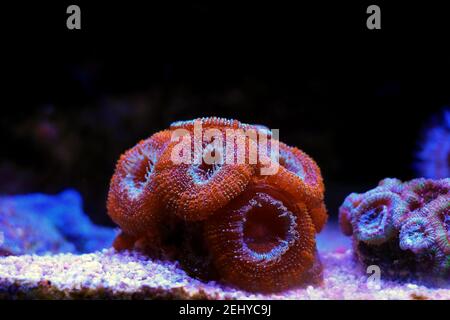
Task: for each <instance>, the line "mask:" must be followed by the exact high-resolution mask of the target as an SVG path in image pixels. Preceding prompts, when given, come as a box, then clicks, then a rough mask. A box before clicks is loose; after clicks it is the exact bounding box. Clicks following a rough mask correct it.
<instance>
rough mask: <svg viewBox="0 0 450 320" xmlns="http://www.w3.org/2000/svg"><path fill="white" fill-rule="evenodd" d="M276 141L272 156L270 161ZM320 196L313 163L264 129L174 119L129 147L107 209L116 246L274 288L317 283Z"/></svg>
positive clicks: (243, 284)
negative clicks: (116, 227)
mask: <svg viewBox="0 0 450 320" xmlns="http://www.w3.org/2000/svg"><path fill="white" fill-rule="evenodd" d="M252 132H253V133H256V135H253V136H252V134H251V133H252ZM230 136H231V139H230ZM256 137H257V138H256ZM225 141H226V142H227V143H226V148H223V145H224V142H225ZM230 141H231V143H230ZM242 145H244V146H246V148H244V149H242V148H240V147H241V146H242ZM275 145H276V148H277V151H278V150H279V151H278V152H276V154H277V156H276V157H274V156H268V155H267V150H269V152H270V155H273V154H275V152H272V151H274V150H275V147H274V146H275ZM265 146H269V147H268V148H265ZM252 148H253V149H252ZM251 150H256V154H257V157H256V161H255V159H254V157H253V156H254V154H252V152H251ZM205 155H209V156H210V158H212V159H213V161H207V160H205V159H206V157H205ZM224 159H226V160H229V159H233V160H234V161H224ZM236 159H241V160H242V159H243V160H244V161H236ZM174 160H176V161H174ZM210 160H211V159H210ZM270 168H276V170H272V171H271V172H269V171H270V170H268V169H270ZM265 169H266V171H268V172H266V173H265V172H264V170H265ZM323 194H324V186H323V182H322V177H321V174H320V170H319V167H318V166H317V165H316V163H315V162H314V161H313V160H312V159H311V158H310V157H309V156H308V155H306V154H305V153H304V152H302V151H301V150H299V149H297V148H295V147H289V146H287V145H285V144H283V143H282V142H279V141H278V139H276V138H275V134H272V132H271V131H270V130H269V129H267V128H265V127H263V126H260V125H248V124H243V123H241V122H239V121H237V120H227V119H223V118H201V119H197V120H192V121H183V122H176V123H173V124H172V125H171V127H170V128H169V129H168V130H164V131H161V132H158V133H156V134H154V135H153V136H151V137H150V138H148V139H146V140H143V141H141V142H139V143H138V144H137V145H136V146H135V147H133V148H131V149H130V150H128V151H126V152H125V153H124V154H123V155H122V156H121V157H120V159H119V161H118V163H117V167H116V170H115V173H114V175H113V177H112V179H111V185H110V191H109V195H108V203H107V207H108V213H109V215H110V217H111V218H112V219H113V220H114V222H116V223H117V224H118V225H119V226H120V228H121V230H122V232H121V234H120V235H119V236H118V237H117V238H116V240H115V242H114V247H115V248H116V249H117V250H126V249H139V250H142V251H144V252H146V253H147V254H149V255H151V256H152V257H156V258H160V259H174V260H177V261H179V262H180V264H181V265H182V266H183V267H184V269H185V270H186V271H187V272H188V273H190V274H193V275H195V276H197V277H199V278H202V279H212V280H219V281H222V282H224V283H226V284H230V285H234V286H237V287H239V288H242V289H245V290H248V291H253V292H276V291H281V290H285V289H288V288H292V287H294V286H299V285H305V284H319V283H320V282H321V279H322V266H321V264H320V261H319V258H318V255H317V249H316V241H315V235H316V233H318V232H320V231H321V229H322V228H323V226H324V224H325V222H326V220H327V212H326V209H325V205H324V202H323Z"/></svg>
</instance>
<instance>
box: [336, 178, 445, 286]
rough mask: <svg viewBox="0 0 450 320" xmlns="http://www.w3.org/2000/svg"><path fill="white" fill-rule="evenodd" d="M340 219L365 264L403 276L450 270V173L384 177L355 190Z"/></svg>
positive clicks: (436, 275)
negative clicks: (369, 186) (427, 176)
mask: <svg viewBox="0 0 450 320" xmlns="http://www.w3.org/2000/svg"><path fill="white" fill-rule="evenodd" d="M339 222H340V225H341V230H342V231H343V233H344V234H346V235H347V236H352V237H353V244H354V252H355V255H356V258H357V260H358V261H359V262H361V263H362V264H363V265H366V266H368V265H378V266H380V268H381V269H382V271H383V272H384V274H385V275H391V276H395V277H397V278H401V277H404V278H408V277H410V276H413V277H414V278H431V277H428V276H433V277H434V278H444V279H445V278H448V276H449V275H450V178H446V179H441V180H432V179H424V178H420V179H414V180H411V181H408V182H404V183H402V182H401V181H400V180H398V179H384V180H382V181H381V182H380V183H379V185H378V186H377V187H376V188H374V189H372V190H370V191H368V192H366V193H363V194H356V193H352V194H350V195H349V196H348V197H347V198H346V199H345V201H344V203H343V204H342V206H341V207H340V210H339ZM424 276H425V277H424Z"/></svg>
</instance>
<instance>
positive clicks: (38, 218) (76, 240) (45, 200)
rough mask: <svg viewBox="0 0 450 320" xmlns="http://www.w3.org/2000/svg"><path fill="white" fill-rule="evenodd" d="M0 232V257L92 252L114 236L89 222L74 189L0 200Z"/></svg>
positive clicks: (108, 230) (105, 229)
mask: <svg viewBox="0 0 450 320" xmlns="http://www.w3.org/2000/svg"><path fill="white" fill-rule="evenodd" d="M37 226H39V227H37ZM0 231H1V232H2V235H3V236H2V238H3V239H2V241H1V242H0V256H1V255H22V254H46V253H59V252H73V253H84V252H93V251H95V250H99V249H103V248H107V247H109V246H110V245H111V243H112V241H113V239H114V237H115V232H114V230H113V229H112V228H107V227H101V226H96V225H94V224H93V223H92V222H91V220H90V219H89V218H88V216H87V215H86V214H85V213H84V212H83V209H82V199H81V196H80V194H79V193H78V192H76V191H74V190H66V191H63V192H61V193H59V194H57V195H54V196H52V195H45V194H39V193H36V194H29V195H17V196H5V197H0Z"/></svg>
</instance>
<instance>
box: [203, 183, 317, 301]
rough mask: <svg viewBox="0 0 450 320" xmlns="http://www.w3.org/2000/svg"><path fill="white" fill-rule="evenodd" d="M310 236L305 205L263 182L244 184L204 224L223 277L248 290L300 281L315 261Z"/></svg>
mask: <svg viewBox="0 0 450 320" xmlns="http://www.w3.org/2000/svg"><path fill="white" fill-rule="evenodd" d="M314 237H315V228H314V225H313V223H312V220H311V218H310V216H309V214H308V210H307V208H306V207H305V206H303V205H302V204H299V203H291V202H290V201H289V200H288V199H286V198H285V197H283V196H282V194H279V193H277V192H276V191H272V190H271V189H270V188H269V187H263V188H259V190H258V188H255V187H250V188H249V190H246V191H245V192H244V194H242V195H241V196H240V197H239V198H238V199H236V201H233V202H232V203H231V204H230V206H228V207H226V208H224V212H222V213H218V214H216V215H215V216H213V217H212V218H211V219H210V221H209V222H208V223H207V224H206V239H207V242H208V245H209V247H210V248H211V251H212V255H213V257H214V263H215V265H216V267H217V269H218V270H219V272H220V274H221V275H222V277H223V279H224V280H226V281H227V282H230V283H236V284H240V285H242V286H243V287H245V288H246V289H247V290H250V291H260V292H267V291H273V290H282V289H284V288H286V287H289V286H295V285H296V284H301V283H302V282H303V281H305V279H304V274H305V272H306V271H307V270H308V269H310V268H311V267H312V265H313V263H314V260H315V250H316V247H315V240H314ZM224 243H226V246H224V245H223V244H224ZM311 280H312V281H314V279H311Z"/></svg>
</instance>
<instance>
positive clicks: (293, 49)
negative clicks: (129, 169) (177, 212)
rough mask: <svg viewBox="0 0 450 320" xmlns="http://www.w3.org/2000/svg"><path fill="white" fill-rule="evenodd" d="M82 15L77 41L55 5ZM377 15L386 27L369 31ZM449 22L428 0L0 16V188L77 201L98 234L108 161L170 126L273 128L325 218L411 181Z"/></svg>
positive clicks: (104, 5) (13, 8) (138, 6)
mask: <svg viewBox="0 0 450 320" xmlns="http://www.w3.org/2000/svg"><path fill="white" fill-rule="evenodd" d="M70 4H78V5H80V7H81V12H82V13H81V20H82V29H81V30H67V28H66V18H67V14H66V13H65V12H66V8H67V6H68V5H70ZM369 4H378V5H380V7H381V11H382V29H381V30H368V29H367V28H366V19H367V16H368V15H367V14H366V8H367V6H368V5H369ZM448 12H449V11H448V10H447V8H446V7H444V6H443V5H442V4H440V5H438V4H437V3H430V2H426V3H425V2H424V3H419V4H413V3H411V2H396V3H395V4H393V3H384V2H379V1H375V2H364V1H362V2H359V3H353V4H351V3H326V2H323V1H321V2H314V4H306V3H300V4H297V5H296V6H294V5H287V4H275V3H257V2H255V3H253V4H248V5H247V6H243V5H242V4H232V3H230V2H217V3H215V4H214V5H210V4H205V3H199V2H196V3H193V4H192V3H191V4H176V3H171V2H164V3H163V2H160V3H157V2H154V3H153V2H152V3H150V2H146V3H145V4H144V2H141V1H121V2H113V3H112V2H106V1H104V2H103V1H96V4H95V5H94V4H92V1H91V2H88V1H73V2H69V1H58V2H55V3H52V2H45V1H40V2H39V3H31V2H30V3H26V2H20V3H14V4H5V5H3V7H2V17H1V23H2V24H4V27H3V28H2V34H3V36H2V43H3V44H2V51H3V52H4V53H6V55H5V57H4V58H3V59H2V60H3V63H4V67H3V72H2V77H3V78H4V81H3V85H2V87H3V90H2V91H3V94H2V96H3V99H2V100H3V101H2V115H1V127H0V131H1V136H2V148H1V156H0V179H1V183H0V192H1V193H24V192H49V193H52V192H58V191H60V190H62V189H63V188H66V187H74V188H76V189H78V190H79V191H80V192H81V193H82V194H83V197H84V199H85V209H86V211H87V212H88V213H89V214H90V215H91V216H92V217H93V218H94V220H95V221H96V222H100V223H109V219H108V217H107V216H106V213H105V199H106V194H107V190H108V182H109V178H110V177H111V175H112V173H113V169H114V164H115V161H116V160H117V158H118V157H119V155H120V153H121V152H123V151H124V150H125V149H127V148H129V147H131V146H133V145H134V144H135V143H136V142H137V141H138V140H139V139H142V138H145V137H147V136H149V135H150V134H152V133H153V132H156V131H157V130H160V129H163V128H165V127H167V126H168V125H169V124H170V122H172V121H175V120H182V119H190V118H194V117H198V116H210V115H216V116H224V117H231V118H236V119H239V120H242V121H244V122H251V123H261V124H265V125H267V126H269V127H270V128H279V129H280V137H281V140H283V141H285V142H286V143H288V144H291V145H295V146H298V147H299V148H301V149H303V150H304V151H306V152H307V153H309V154H310V155H311V156H312V157H313V158H314V159H315V160H316V161H317V162H318V164H319V166H320V167H321V169H322V173H323V176H324V179H325V183H326V186H327V194H326V199H327V205H328V207H329V211H330V215H331V216H335V215H336V213H337V208H338V206H339V204H340V203H341V202H342V201H343V199H344V197H345V196H346V195H347V194H348V193H349V192H352V191H363V190H366V189H368V188H372V187H373V186H374V185H375V184H376V183H377V182H378V181H379V180H380V179H382V178H384V177H398V178H401V179H411V178H413V177H415V175H416V173H415V172H414V170H413V162H414V153H415V151H416V149H417V147H418V140H419V139H420V135H421V130H422V128H423V126H424V125H425V123H426V121H427V119H428V118H429V117H430V116H431V115H432V114H434V113H436V112H437V111H439V110H440V109H441V108H442V107H443V106H445V105H449V104H450V73H449V63H450V56H449V51H448V48H447V42H448V39H449V38H450V37H449V34H450V28H449V25H450V23H449V21H450V19H449V15H450V14H449V13H448Z"/></svg>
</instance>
